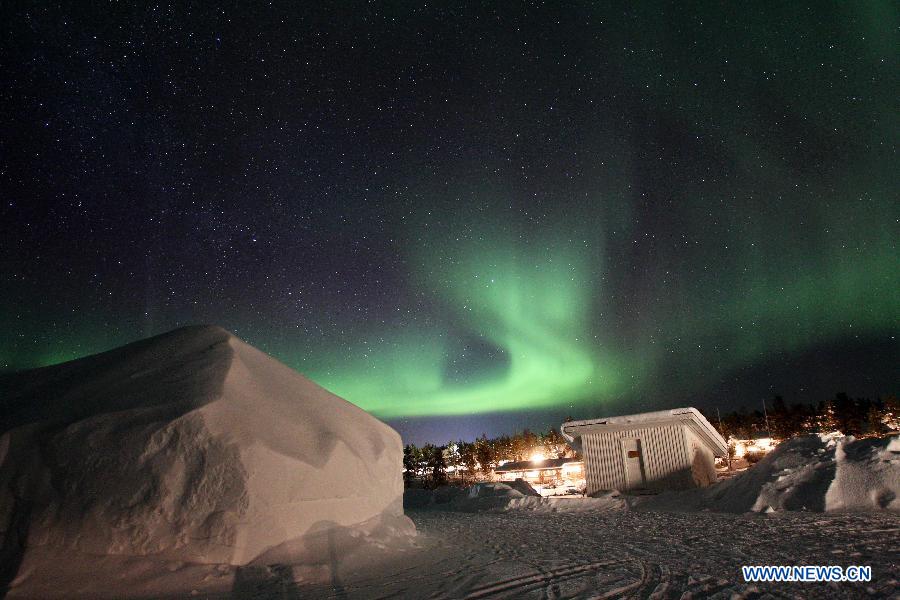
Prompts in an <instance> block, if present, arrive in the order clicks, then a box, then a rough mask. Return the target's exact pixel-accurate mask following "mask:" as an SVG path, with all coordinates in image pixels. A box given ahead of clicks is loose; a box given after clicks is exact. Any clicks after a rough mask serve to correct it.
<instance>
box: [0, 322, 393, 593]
mask: <svg viewBox="0 0 900 600" xmlns="http://www.w3.org/2000/svg"><path fill="white" fill-rule="evenodd" d="M401 474H402V445H401V441H400V436H399V435H398V434H397V433H396V432H395V431H394V430H393V429H391V428H390V427H388V426H387V425H385V424H384V423H382V422H380V421H379V420H377V419H375V418H374V417H372V416H371V415H369V414H368V413H366V412H365V411H363V410H361V409H360V408H358V407H356V406H354V405H353V404H351V403H349V402H347V401H345V400H343V399H341V398H339V397H337V396H335V395H333V394H331V393H329V392H328V391H326V390H325V389H323V388H321V387H319V386H318V385H316V384H315V383H313V382H312V381H310V380H309V379H307V378H305V377H303V376H302V375H300V374H299V373H297V372H295V371H293V370H292V369H290V368H288V367H287V366H285V365H283V364H281V363H279V362H278V361H276V360H274V359H273V358H271V357H269V356H268V355H266V354H264V353H263V352H261V351H259V350H257V349H255V348H253V347H251V346H249V345H248V344H246V343H244V342H242V341H240V340H239V339H237V338H236V337H234V336H233V335H231V334H230V333H228V332H227V331H225V330H224V329H221V328H218V327H210V326H204V327H188V328H183V329H179V330H176V331H173V332H170V333H168V334H165V335H162V336H158V337H155V338H151V339H149V340H144V341H141V342H138V343H135V344H130V345H128V346H125V347H122V348H119V349H117V350H113V351H110V352H106V353H103V354H99V355H96V356H91V357H87V358H85V359H81V360H77V361H73V362H69V363H65V364H62V365H58V366H54V367H47V368H43V369H37V370H33V371H27V372H23V373H19V374H14V375H11V376H5V377H3V378H2V379H0V564H2V565H5V566H6V572H5V573H0V589H2V584H3V579H4V578H5V579H6V580H7V581H9V579H10V577H11V575H12V573H10V571H14V570H15V569H16V568H17V567H19V566H20V565H21V570H25V568H26V566H28V565H29V564H38V563H40V557H41V555H42V553H44V552H48V553H49V552H50V551H51V549H52V552H53V553H55V554H56V555H59V554H60V552H63V553H65V552H72V553H76V554H80V555H92V556H97V557H101V556H112V555H116V556H127V557H142V556H143V557H153V558H154V559H157V560H158V559H163V560H168V561H184V562H188V563H218V564H230V565H246V564H248V563H250V562H251V561H254V559H259V560H264V559H265V557H271V556H277V557H278V559H279V560H282V561H284V560H287V561H293V562H298V563H302V562H304V561H306V562H311V563H314V562H315V561H317V560H334V556H333V554H334V547H333V546H334V545H333V544H331V545H330V546H329V544H323V543H322V540H323V539H324V538H326V537H328V536H329V535H331V534H330V533H329V532H331V531H347V530H348V528H353V527H356V526H359V527H361V528H362V530H364V531H367V532H371V531H374V530H377V529H378V527H379V525H378V524H377V523H378V522H381V521H384V522H386V523H390V526H391V527H392V528H394V529H396V528H397V523H401V526H400V529H403V527H402V523H403V520H404V519H405V518H404V517H403V516H402V515H403V509H402V494H403V482H402V475H401ZM406 522H407V523H409V526H410V527H411V522H408V521H406ZM382 529H383V528H382ZM329 539H330V538H329ZM326 554H328V556H324V555H326ZM0 570H2V569H0Z"/></svg>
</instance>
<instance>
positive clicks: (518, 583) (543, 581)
mask: <svg viewBox="0 0 900 600" xmlns="http://www.w3.org/2000/svg"><path fill="white" fill-rule="evenodd" d="M624 562H626V561H624V560H612V561H600V562H591V563H580V564H579V563H576V564H570V565H568V566H564V567H556V568H553V569H540V570H539V571H538V572H536V573H532V574H529V575H525V576H520V577H513V578H510V579H504V580H500V581H494V582H491V583H489V584H487V585H483V586H480V587H476V588H473V589H472V590H470V591H469V593H468V594H466V595H465V596H464V598H466V600H478V599H480V598H488V597H490V596H495V595H498V594H507V593H512V592H526V591H528V590H529V589H530V588H535V589H537V588H540V587H544V588H545V590H546V589H548V588H549V587H550V586H552V585H553V584H554V583H558V582H560V581H562V580H566V579H571V578H573V577H576V576H579V577H583V576H586V575H590V574H592V573H593V572H595V571H599V570H601V569H603V568H606V567H611V566H616V565H620V564H622V563H624Z"/></svg>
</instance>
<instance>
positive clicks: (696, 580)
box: [246, 499, 900, 599]
mask: <svg viewBox="0 0 900 600" xmlns="http://www.w3.org/2000/svg"><path fill="white" fill-rule="evenodd" d="M572 501H573V502H577V501H578V500H577V499H573V500H572ZM407 514H408V515H409V516H410V517H411V518H412V519H413V521H414V522H415V523H416V527H417V528H418V530H419V535H418V538H417V540H416V542H415V547H414V548H411V549H409V550H406V551H404V552H403V553H402V554H401V555H400V557H398V558H397V559H394V560H393V561H391V562H389V563H388V564H386V565H383V566H381V567H380V568H379V569H378V570H377V571H372V572H365V571H358V572H355V573H353V572H349V571H343V570H341V569H338V570H337V572H336V573H335V578H334V580H333V582H332V584H324V585H315V586H309V587H307V586H298V587H297V588H296V592H297V596H296V597H298V598H299V597H304V598H306V597H309V598H544V599H553V598H560V599H561V598H626V597H627V598H708V597H714V598H829V599H837V598H861V597H878V598H890V597H898V594H900V583H898V578H900V566H898V560H900V518H898V516H897V515H896V514H892V513H873V514H816V513H802V512H785V513H772V514H765V513H746V514H741V515H737V514H726V513H712V512H689V513H678V512H655V511H629V510H599V511H598V510H592V511H586V512H585V511H581V512H535V511H529V510H507V511H503V512H481V513H460V512H456V511H446V510H434V509H431V510H414V511H408V513H407ZM757 564H782V565H803V564H812V565H819V564H828V565H831V564H834V565H843V566H848V565H871V566H872V569H873V581H872V582H871V583H868V584H856V583H840V584H823V583H815V584H814V583H804V584H799V583H798V584H784V583H771V584H746V583H744V582H743V580H742V578H741V572H740V568H741V566H742V565H757ZM246 597H247V598H264V597H266V596H265V595H263V594H260V595H258V596H253V595H248V596H246ZM286 597H292V596H286Z"/></svg>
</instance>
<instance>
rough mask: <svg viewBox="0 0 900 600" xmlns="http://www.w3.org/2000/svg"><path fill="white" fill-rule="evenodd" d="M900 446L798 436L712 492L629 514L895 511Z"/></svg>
mask: <svg viewBox="0 0 900 600" xmlns="http://www.w3.org/2000/svg"><path fill="white" fill-rule="evenodd" d="M898 494H900V442H898V438H897V436H893V437H891V438H882V439H867V440H854V439H853V438H852V437H847V438H843V439H840V440H836V439H835V438H834V437H833V436H817V435H810V436H802V437H798V438H794V439H792V440H789V441H787V442H784V443H782V444H781V445H779V446H778V447H777V448H776V449H775V450H774V451H773V452H772V453H770V454H769V455H767V456H766V457H765V458H763V459H762V460H761V461H760V462H759V463H757V464H756V465H754V466H753V467H751V468H750V469H748V470H747V471H746V472H744V473H742V474H740V475H738V476H736V477H734V478H732V479H729V480H727V481H723V482H720V483H718V484H716V485H714V486H711V487H708V488H702V489H695V490H688V491H684V492H670V493H665V494H660V495H659V496H656V497H643V498H635V499H634V500H632V505H633V506H634V507H635V508H642V509H653V510H716V511H724V512H747V511H753V512H773V511H784V510H809V511H819V512H824V511H874V510H900V500H898Z"/></svg>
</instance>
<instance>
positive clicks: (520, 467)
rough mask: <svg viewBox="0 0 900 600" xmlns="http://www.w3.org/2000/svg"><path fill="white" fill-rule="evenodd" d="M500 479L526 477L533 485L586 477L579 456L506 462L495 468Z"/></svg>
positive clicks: (512, 479)
mask: <svg viewBox="0 0 900 600" xmlns="http://www.w3.org/2000/svg"><path fill="white" fill-rule="evenodd" d="M494 473H495V474H496V475H497V478H498V479H499V480H500V481H515V480H516V479H524V480H525V481H527V482H528V483H530V484H532V485H546V484H551V483H555V482H561V481H566V480H576V481H580V480H581V479H584V463H583V462H582V461H580V460H579V459H577V458H547V459H543V460H520V461H516V462H508V463H504V464H502V465H500V466H498V467H497V468H495V469H494Z"/></svg>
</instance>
